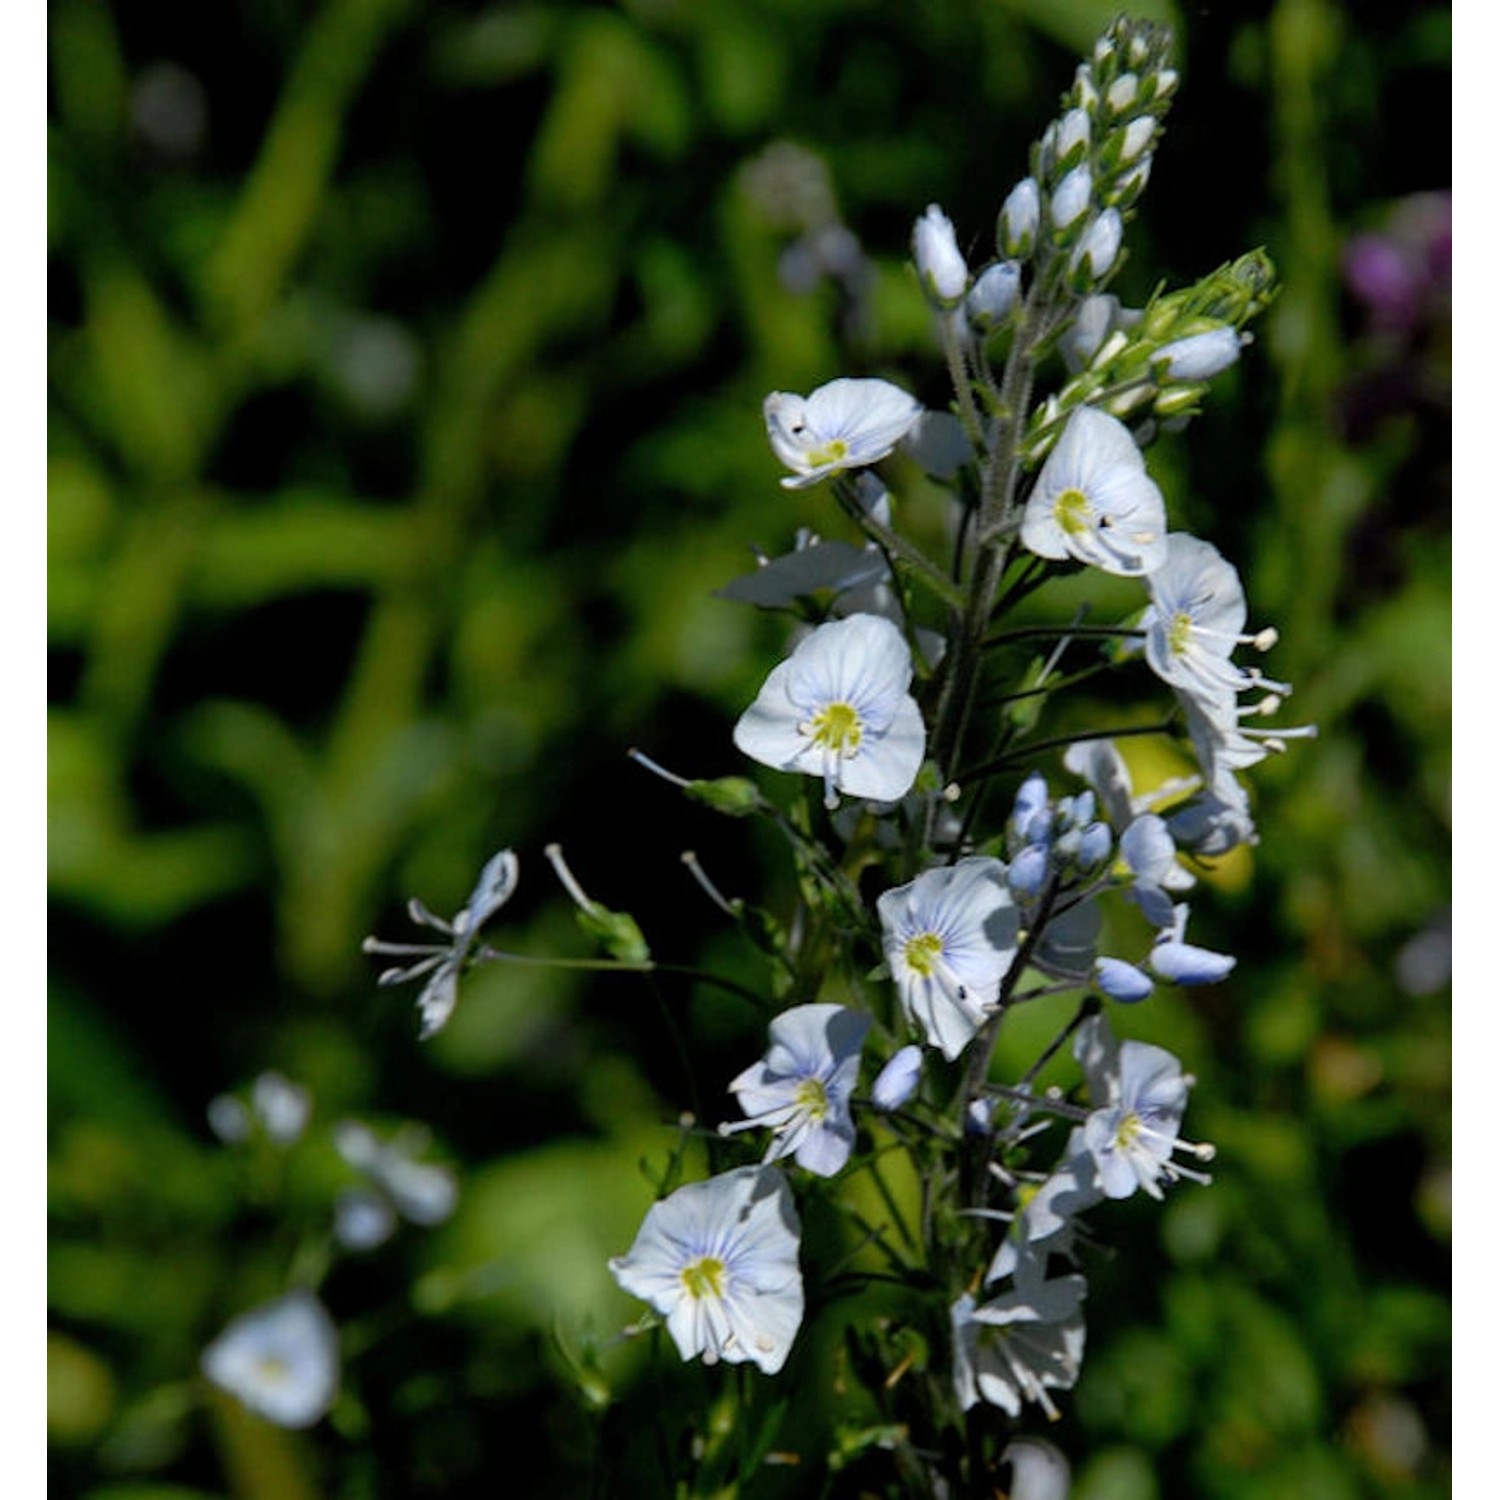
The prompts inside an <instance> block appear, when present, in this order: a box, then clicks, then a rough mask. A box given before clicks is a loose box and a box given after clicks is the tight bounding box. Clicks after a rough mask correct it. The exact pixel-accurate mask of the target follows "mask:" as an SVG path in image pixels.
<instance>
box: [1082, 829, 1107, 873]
mask: <svg viewBox="0 0 1500 1500" xmlns="http://www.w3.org/2000/svg"><path fill="white" fill-rule="evenodd" d="M1112 843H1113V840H1112V839H1111V837H1110V832H1109V824H1108V823H1090V824H1089V826H1088V827H1087V828H1085V829H1084V830H1083V833H1082V835H1081V836H1080V838H1079V840H1078V863H1079V864H1080V865H1081V866H1082V867H1083V868H1084V869H1085V870H1093V869H1096V868H1097V867H1098V866H1100V865H1102V864H1103V863H1104V861H1105V860H1107V859H1108V858H1109V851H1110V848H1111V846H1112Z"/></svg>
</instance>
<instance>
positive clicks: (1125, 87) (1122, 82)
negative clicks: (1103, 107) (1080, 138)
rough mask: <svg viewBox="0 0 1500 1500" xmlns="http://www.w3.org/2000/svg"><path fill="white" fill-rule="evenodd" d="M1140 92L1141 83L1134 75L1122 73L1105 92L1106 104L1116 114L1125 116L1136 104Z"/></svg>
mask: <svg viewBox="0 0 1500 1500" xmlns="http://www.w3.org/2000/svg"><path fill="white" fill-rule="evenodd" d="M1140 91H1141V81H1140V79H1139V78H1137V77H1136V76H1135V74H1134V73H1121V74H1120V76H1119V77H1118V78H1117V79H1115V81H1114V82H1113V83H1112V84H1110V86H1109V88H1108V90H1107V91H1106V92H1105V95H1104V102H1105V103H1106V104H1108V105H1109V107H1110V110H1111V111H1112V112H1113V113H1114V114H1117V115H1123V114H1124V113H1125V111H1126V110H1127V109H1129V108H1130V106H1131V105H1132V104H1134V103H1135V98H1136V95H1137V94H1139V93H1140Z"/></svg>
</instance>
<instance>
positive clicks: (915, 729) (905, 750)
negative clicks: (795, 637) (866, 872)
mask: <svg viewBox="0 0 1500 1500" xmlns="http://www.w3.org/2000/svg"><path fill="white" fill-rule="evenodd" d="M911 678H912V663H911V651H910V649H909V648H908V647H907V644H906V641H905V640H904V638H903V637H902V635H901V632H900V631H899V630H898V629H897V628H896V626H894V625H893V624H892V623H891V622H890V621H889V620H886V619H882V618H881V617H880V616H878V615H868V614H858V615H850V616H849V617H848V618H847V619H843V620H835V621H833V622H831V623H829V624H826V625H820V626H818V628H817V629H816V630H814V631H813V632H812V633H811V634H810V635H808V636H807V637H806V638H805V639H804V640H803V641H802V642H801V643H800V644H799V645H798V647H797V649H796V650H795V651H793V652H792V654H791V656H789V657H788V658H787V659H786V660H785V661H784V662H782V663H781V664H780V665H779V666H777V667H775V668H773V669H772V672H771V675H770V676H769V677H767V678H766V681H765V685H764V686H763V687H762V688H761V690H760V693H759V695H758V696H757V697H756V699H755V702H754V703H752V704H751V705H750V707H749V708H748V709H746V710H745V712H744V713H743V714H742V715H741V716H740V720H739V722H738V723H737V724H736V725H735V727H734V742H735V744H736V745H738V746H739V748H740V749H741V750H742V751H744V753H745V754H746V755H748V756H750V757H751V759H752V760H758V761H760V762H761V764H762V765H768V766H775V767H776V768H777V769H778V770H781V771H800V772H802V773H803V774H804V775H808V776H819V777H821V778H822V780H823V787H824V799H823V800H824V802H825V804H826V805H827V806H828V807H830V808H833V807H837V806H838V799H839V796H840V794H841V793H842V794H843V795H846V796H850V797H868V798H871V799H873V800H874V801H877V802H895V801H898V800H899V799H900V798H902V797H904V796H905V795H906V794H907V792H909V791H910V790H911V788H912V783H913V782H914V781H915V780H916V779H917V772H918V771H919V770H920V769H921V765H922V755H923V752H924V750H925V748H926V742H927V732H926V728H925V726H924V725H923V723H922V714H921V711H920V710H919V709H918V707H917V704H916V700H915V699H914V698H913V697H912V696H911V694H910V692H909V691H908V688H909V687H910V685H911Z"/></svg>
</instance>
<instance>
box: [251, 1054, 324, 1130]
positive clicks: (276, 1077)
mask: <svg viewBox="0 0 1500 1500" xmlns="http://www.w3.org/2000/svg"><path fill="white" fill-rule="evenodd" d="M250 1103H251V1105H252V1106H253V1108H254V1110H255V1113H256V1114H257V1115H259V1116H260V1122H261V1124H262V1125H264V1126H265V1128H266V1134H267V1135H268V1136H270V1138H271V1139H272V1140H273V1141H275V1143H276V1144H277V1145H278V1146H290V1145H291V1144H292V1143H293V1142H295V1141H296V1140H298V1139H299V1138H300V1137H301V1135H302V1132H303V1131H304V1130H306V1129H307V1122H308V1119H309V1117H310V1116H311V1115H312V1095H311V1094H309V1093H308V1092H307V1090H306V1089H304V1088H300V1087H299V1086H298V1085H297V1084H295V1083H293V1082H292V1081H291V1080H290V1079H288V1078H287V1077H286V1076H285V1075H283V1074H281V1073H277V1072H275V1071H274V1070H273V1071H271V1072H268V1073H262V1074H261V1075H260V1076H259V1077H258V1078H257V1079H256V1080H255V1082H254V1083H253V1084H252V1085H251V1087H250Z"/></svg>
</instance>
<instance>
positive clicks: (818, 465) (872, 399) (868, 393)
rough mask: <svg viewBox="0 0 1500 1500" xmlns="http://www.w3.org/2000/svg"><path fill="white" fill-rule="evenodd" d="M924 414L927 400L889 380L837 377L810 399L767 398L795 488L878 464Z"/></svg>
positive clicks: (775, 443)
mask: <svg viewBox="0 0 1500 1500" xmlns="http://www.w3.org/2000/svg"><path fill="white" fill-rule="evenodd" d="M921 414H922V405H921V402H919V401H918V400H917V399H916V397H914V396H911V395H908V394H907V392H905V391H903V390H902V389H901V388H900V387H899V386H894V385H892V384H891V383H890V382H889V381H888V380H849V379H840V380H831V381H829V383H828V384H827V385H824V386H820V387H819V388H818V389H817V390H815V391H814V392H813V393H812V395H810V396H808V397H806V398H805V399H804V398H803V397H801V396H794V395H790V394H788V393H787V392H785V391H772V392H771V394H770V395H769V396H767V397H766V400H765V417H766V433H767V436H769V438H770V439H771V447H772V448H773V449H774V450H775V452H776V456H777V458H779V459H780V460H781V461H782V463H784V464H785V465H786V466H787V468H789V469H791V470H793V471H794V472H793V475H792V477H791V478H789V479H783V480H782V481H781V482H782V484H783V485H785V486H786V488H787V489H789V490H801V489H806V488H807V486H808V485H810V484H816V483H817V482H818V480H820V479H826V478H827V477H828V475H830V474H838V473H841V472H842V471H843V470H845V469H860V468H863V467H864V466H865V465H867V464H873V463H876V462H878V461H879V460H880V459H882V458H884V457H885V456H886V454H888V453H889V452H890V451H891V449H893V448H894V447H895V446H896V444H897V443H899V442H900V441H901V439H902V438H904V437H905V436H906V434H907V433H908V432H909V431H910V430H911V427H912V424H913V423H914V422H915V421H916V420H917V418H918V417H919V416H921Z"/></svg>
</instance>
